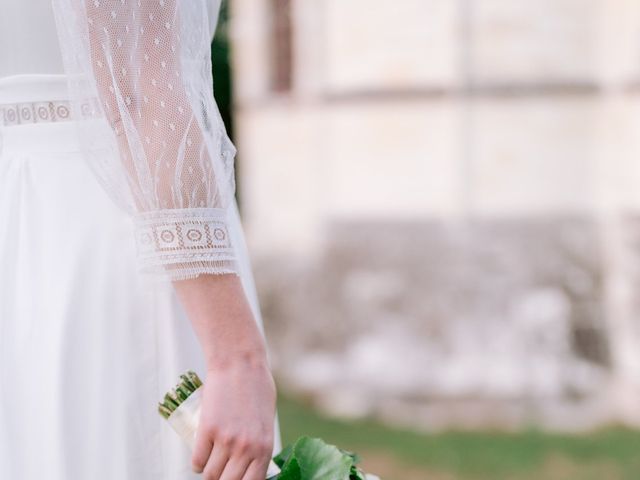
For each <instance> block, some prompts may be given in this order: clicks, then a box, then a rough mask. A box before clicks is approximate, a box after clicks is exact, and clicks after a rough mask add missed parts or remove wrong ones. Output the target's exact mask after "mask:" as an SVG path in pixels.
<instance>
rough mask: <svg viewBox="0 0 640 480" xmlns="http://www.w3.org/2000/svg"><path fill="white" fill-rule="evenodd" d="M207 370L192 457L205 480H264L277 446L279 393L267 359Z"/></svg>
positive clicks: (246, 358)
mask: <svg viewBox="0 0 640 480" xmlns="http://www.w3.org/2000/svg"><path fill="white" fill-rule="evenodd" d="M235 355H236V357H239V358H230V359H227V360H225V361H224V362H223V363H219V364H218V365H215V366H212V367H210V368H209V369H208V372H207V374H206V379H205V381H204V385H203V389H204V390H203V392H202V393H203V397H202V411H201V415H200V424H199V426H198V431H197V432H196V442H195V447H194V451H193V456H192V463H193V469H194V471H196V472H197V473H203V478H204V479H205V480H265V477H266V473H267V467H268V465H269V461H270V460H271V455H272V451H273V442H274V431H273V428H274V420H275V409H276V405H275V403H276V389H275V383H274V381H273V377H272V376H271V372H270V370H269V366H268V364H267V360H266V356H265V355H264V354H258V355H256V356H253V355H250V354H245V355H238V354H237V353H236V354H235Z"/></svg>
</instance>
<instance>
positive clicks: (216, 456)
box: [203, 442, 230, 480]
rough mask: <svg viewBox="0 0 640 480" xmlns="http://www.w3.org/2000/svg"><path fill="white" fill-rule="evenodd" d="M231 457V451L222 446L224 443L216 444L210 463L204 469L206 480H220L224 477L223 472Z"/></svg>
mask: <svg viewBox="0 0 640 480" xmlns="http://www.w3.org/2000/svg"><path fill="white" fill-rule="evenodd" d="M229 457H230V454H229V449H228V448H226V447H225V446H224V445H222V442H217V443H215V444H214V445H213V451H212V452H211V456H210V457H209V461H208V462H207V465H206V466H205V467H204V472H203V476H204V478H205V480H218V479H219V478H220V477H221V476H222V471H223V470H224V469H225V466H226V465H227V462H228V461H229Z"/></svg>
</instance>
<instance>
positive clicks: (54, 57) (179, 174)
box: [0, 0, 280, 480]
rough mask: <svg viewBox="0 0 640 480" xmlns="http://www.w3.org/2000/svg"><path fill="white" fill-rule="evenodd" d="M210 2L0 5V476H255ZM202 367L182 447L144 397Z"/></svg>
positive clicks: (268, 439) (242, 297)
mask: <svg viewBox="0 0 640 480" xmlns="http://www.w3.org/2000/svg"><path fill="white" fill-rule="evenodd" d="M218 9H219V0H29V1H28V2H27V1H19V0H0V266H1V269H0V478H2V479H5V478H6V479H9V478H12V479H20V480H35V479H41V478H47V479H48V480H88V479H91V480H107V479H108V480H126V479H130V480H146V479H148V480H151V479H153V480H160V479H162V480H187V479H195V478H206V479H216V480H217V479H221V480H263V479H264V478H265V472H266V470H267V465H268V462H269V459H270V457H271V455H272V453H273V452H274V451H278V450H279V449H280V439H279V433H278V425H277V419H276V416H275V387H274V383H273V379H272V376H271V374H270V371H269V367H268V361H267V353H266V347H265V343H264V339H263V332H262V324H261V317H260V310H259V306H258V302H257V299H256V294H255V287H254V283H253V278H252V275H251V270H250V264H249V259H248V255H247V251H246V245H245V243H244V235H243V231H242V227H241V224H240V221H239V217H238V211H237V206H236V203H235V196H234V194H235V184H234V180H233V179H234V175H233V173H234V172H233V170H234V167H233V162H234V155H235V148H234V146H233V144H232V143H231V142H230V141H229V138H228V137H227V135H226V132H225V131H224V126H223V124H222V121H221V118H220V115H219V113H218V109H217V107H216V104H215V101H214V99H213V93H212V80H211V63H210V55H211V50H210V42H211V38H212V35H213V31H214V25H215V23H216V21H217V12H218ZM188 369H193V370H195V371H197V372H198V373H200V374H201V375H204V378H203V379H204V392H203V410H202V416H201V422H200V425H199V429H198V431H197V433H196V444H195V448H194V451H193V452H190V451H189V450H188V448H187V447H186V446H185V445H183V444H182V442H181V440H180V439H179V437H178V436H177V435H175V434H174V433H173V432H172V431H171V430H170V428H169V427H168V425H167V423H166V421H165V420H164V419H163V418H161V417H160V416H159V415H158V413H157V411H156V405H157V403H158V401H159V400H161V398H162V396H163V394H164V392H166V391H167V390H168V389H169V388H170V387H171V386H173V385H174V384H175V383H176V381H177V380H178V377H179V375H180V374H181V373H183V372H184V371H186V370H188Z"/></svg>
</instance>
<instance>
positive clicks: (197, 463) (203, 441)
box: [191, 431, 213, 473]
mask: <svg viewBox="0 0 640 480" xmlns="http://www.w3.org/2000/svg"><path fill="white" fill-rule="evenodd" d="M212 448H213V440H212V439H211V437H210V436H209V435H207V434H205V433H204V432H200V431H198V432H197V433H196V442H195V445H194V447H193V454H192V455H191V468H192V469H193V471H194V472H196V473H202V471H203V470H204V467H205V465H206V464H207V460H209V456H210V455H211V449H212Z"/></svg>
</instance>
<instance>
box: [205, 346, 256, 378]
mask: <svg viewBox="0 0 640 480" xmlns="http://www.w3.org/2000/svg"><path fill="white" fill-rule="evenodd" d="M265 366H266V367H267V368H268V360H267V352H266V349H265V348H264V344H260V345H254V346H252V347H248V348H238V347H237V346H236V347H232V348H229V349H222V351H217V352H216V353H215V354H211V355H209V356H208V357H207V359H206V368H207V373H212V372H219V371H220V370H226V369H230V368H260V367H265Z"/></svg>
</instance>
